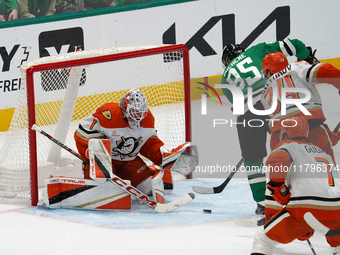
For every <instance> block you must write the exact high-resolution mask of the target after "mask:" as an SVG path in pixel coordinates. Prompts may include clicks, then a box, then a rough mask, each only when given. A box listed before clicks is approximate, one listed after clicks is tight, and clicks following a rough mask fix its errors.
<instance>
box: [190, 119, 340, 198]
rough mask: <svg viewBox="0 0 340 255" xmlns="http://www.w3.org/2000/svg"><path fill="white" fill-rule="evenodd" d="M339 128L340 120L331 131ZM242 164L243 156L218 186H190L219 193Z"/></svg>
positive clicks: (200, 191)
mask: <svg viewBox="0 0 340 255" xmlns="http://www.w3.org/2000/svg"><path fill="white" fill-rule="evenodd" d="M339 129H340V122H339V123H338V125H336V127H335V128H334V130H333V133H336V132H338V130H339ZM242 164H243V158H242V159H241V160H240V161H239V162H238V163H237V165H236V167H234V168H233V170H232V172H231V173H230V174H229V176H228V177H227V179H226V180H225V181H224V182H223V183H222V184H221V185H219V186H216V187H203V186H197V185H195V186H192V189H193V190H194V191H195V192H197V193H200V194H216V193H221V192H222V191H223V190H224V188H225V187H226V186H227V185H228V183H229V181H230V180H231V178H233V176H234V175H235V173H236V172H237V170H238V169H239V168H240V166H241V165H242Z"/></svg>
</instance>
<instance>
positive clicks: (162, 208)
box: [32, 125, 195, 213]
mask: <svg viewBox="0 0 340 255" xmlns="http://www.w3.org/2000/svg"><path fill="white" fill-rule="evenodd" d="M32 129H33V130H35V131H37V132H39V133H40V134H42V135H44V136H45V137H47V138H48V139H50V140H51V141H52V142H54V143H56V144H57V145H59V146H60V147H61V148H63V149H65V150H67V151H68V152H70V153H72V154H73V155H74V156H76V157H77V158H79V159H81V160H82V161H83V162H84V163H87V162H86V161H85V160H84V159H83V157H82V156H81V155H80V154H79V153H77V152H75V151H74V150H72V149H71V148H69V147H68V146H66V145H65V144H63V143H61V142H60V141H58V140H57V139H55V138H54V137H52V136H51V135H49V134H48V133H46V132H45V131H43V130H41V129H39V128H38V127H37V126H36V125H33V126H32ZM87 164H88V163H87ZM99 165H101V164H99ZM111 174H112V177H113V178H112V179H108V181H111V182H112V183H113V184H115V185H116V186H117V187H118V188H120V189H122V190H123V191H125V192H126V193H129V194H130V195H132V196H133V197H135V198H136V199H137V200H139V201H140V202H142V203H143V204H145V205H147V206H148V207H150V208H151V209H153V210H155V211H156V212H159V213H166V212H171V211H173V210H175V209H177V208H179V207H182V206H183V205H186V204H187V203H189V202H191V201H192V200H193V199H194V198H195V195H194V194H193V193H188V194H186V195H184V196H182V197H180V198H178V199H176V200H174V201H172V202H170V203H167V204H159V203H157V202H155V201H153V200H152V199H149V197H148V196H147V195H145V194H144V193H142V192H141V191H139V190H138V189H136V188H135V187H133V186H131V185H130V184H128V183H126V182H124V180H122V179H121V178H119V177H118V176H117V175H115V174H113V173H111Z"/></svg>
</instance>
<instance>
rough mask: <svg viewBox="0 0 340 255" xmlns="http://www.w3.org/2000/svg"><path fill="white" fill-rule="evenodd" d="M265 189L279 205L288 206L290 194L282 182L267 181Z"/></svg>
mask: <svg viewBox="0 0 340 255" xmlns="http://www.w3.org/2000/svg"><path fill="white" fill-rule="evenodd" d="M267 188H268V189H269V190H270V192H271V194H272V196H273V198H274V199H275V201H276V202H278V203H280V204H281V205H286V204H288V202H289V199H290V192H289V189H288V187H287V186H286V185H285V183H284V182H273V181H269V182H268V183H267Z"/></svg>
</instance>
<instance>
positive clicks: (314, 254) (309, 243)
mask: <svg viewBox="0 0 340 255" xmlns="http://www.w3.org/2000/svg"><path fill="white" fill-rule="evenodd" d="M307 243H308V245H309V248H310V249H311V251H312V252H313V255H317V254H316V252H315V250H314V247H313V245H312V243H311V241H310V240H309V239H307Z"/></svg>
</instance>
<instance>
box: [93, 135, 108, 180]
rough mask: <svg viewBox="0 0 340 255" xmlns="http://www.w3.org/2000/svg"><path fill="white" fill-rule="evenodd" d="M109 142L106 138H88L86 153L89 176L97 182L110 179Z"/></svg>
mask: <svg viewBox="0 0 340 255" xmlns="http://www.w3.org/2000/svg"><path fill="white" fill-rule="evenodd" d="M110 151H111V142H110V140H108V139H90V140H89V146H88V154H89V159H90V178H91V179H92V180H96V181H98V182H106V179H112V161H111V153H110Z"/></svg>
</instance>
